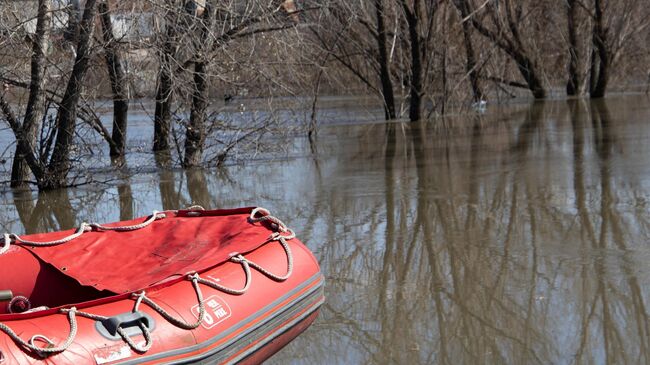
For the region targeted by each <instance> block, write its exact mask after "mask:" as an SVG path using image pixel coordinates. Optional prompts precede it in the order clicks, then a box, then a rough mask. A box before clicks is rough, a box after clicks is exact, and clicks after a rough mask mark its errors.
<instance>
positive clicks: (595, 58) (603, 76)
mask: <svg viewBox="0 0 650 365" xmlns="http://www.w3.org/2000/svg"><path fill="white" fill-rule="evenodd" d="M594 8H595V9H594V25H593V31H592V42H593V44H592V47H593V50H592V57H591V69H590V74H591V80H590V82H589V96H590V97H591V98H602V97H603V96H605V91H606V90H607V81H608V79H609V64H610V53H609V52H608V50H607V43H606V42H607V31H606V30H605V27H604V25H603V7H602V3H601V0H594Z"/></svg>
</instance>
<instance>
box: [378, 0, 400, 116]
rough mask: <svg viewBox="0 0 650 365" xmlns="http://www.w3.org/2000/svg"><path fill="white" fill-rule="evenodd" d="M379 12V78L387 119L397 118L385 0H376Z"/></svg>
mask: <svg viewBox="0 0 650 365" xmlns="http://www.w3.org/2000/svg"><path fill="white" fill-rule="evenodd" d="M374 3H375V12H376V14H377V48H378V50H379V59H378V60H377V61H379V78H380V80H381V93H382V97H383V99H384V116H385V118H386V120H390V119H395V117H396V114H395V95H394V93H393V82H392V80H391V76H390V67H389V66H390V60H389V58H388V50H387V49H386V25H385V23H384V0H374Z"/></svg>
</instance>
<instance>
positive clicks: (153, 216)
mask: <svg viewBox="0 0 650 365" xmlns="http://www.w3.org/2000/svg"><path fill="white" fill-rule="evenodd" d="M165 217H167V216H166V215H165V213H160V212H158V211H156V210H154V211H153V213H151V215H150V216H149V218H147V220H146V221H144V222H142V223H140V224H134V225H131V226H118V227H107V226H102V225H101V224H99V223H90V224H89V226H90V227H92V228H94V229H97V230H102V231H117V232H127V231H135V230H138V229H142V228H144V227H146V226H148V225H150V224H151V223H153V222H155V221H156V220H158V219H163V218H165Z"/></svg>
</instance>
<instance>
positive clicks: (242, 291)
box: [196, 255, 252, 295]
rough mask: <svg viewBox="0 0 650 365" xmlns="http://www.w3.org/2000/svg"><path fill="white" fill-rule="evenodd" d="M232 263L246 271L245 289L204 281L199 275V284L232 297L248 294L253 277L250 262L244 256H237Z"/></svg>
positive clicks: (231, 259)
mask: <svg viewBox="0 0 650 365" xmlns="http://www.w3.org/2000/svg"><path fill="white" fill-rule="evenodd" d="M230 261H232V262H235V263H238V264H241V266H242V269H243V270H244V275H245V276H246V279H245V282H244V287H243V288H241V289H233V288H229V287H227V286H224V285H221V284H219V283H217V282H214V281H212V280H207V279H203V278H201V277H199V276H198V274H197V275H196V276H197V277H198V280H197V281H198V283H200V284H203V285H206V286H209V287H211V288H212V289H216V290H219V291H222V292H224V293H227V294H231V295H242V294H246V292H247V291H248V288H250V285H251V276H252V275H251V268H250V265H249V263H248V260H247V259H246V258H245V257H244V256H242V255H236V256H233V257H231V258H230Z"/></svg>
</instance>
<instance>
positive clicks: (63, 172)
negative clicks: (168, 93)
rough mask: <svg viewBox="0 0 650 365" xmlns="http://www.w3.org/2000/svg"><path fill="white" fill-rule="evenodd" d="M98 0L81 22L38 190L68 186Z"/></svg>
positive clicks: (89, 2)
mask: <svg viewBox="0 0 650 365" xmlns="http://www.w3.org/2000/svg"><path fill="white" fill-rule="evenodd" d="M96 2H97V1H96V0H87V1H86V6H85V8H84V13H83V16H82V19H81V23H80V27H79V28H80V31H79V43H78V44H77V57H76V59H75V63H74V67H73V68H72V74H71V75H70V79H69V80H68V85H67V87H66V90H65V93H64V94H63V98H62V100H61V104H60V106H59V109H58V113H57V120H56V125H57V132H56V142H55V145H54V151H53V152H52V158H51V160H50V163H49V165H48V168H47V176H44V178H43V180H42V181H39V182H38V183H39V188H41V189H44V190H47V189H56V188H61V187H63V186H65V184H66V177H67V175H68V171H69V170H70V147H71V146H72V144H73V141H74V134H75V127H76V121H77V103H78V102H79V97H80V96H81V92H82V89H83V78H84V76H85V74H86V71H87V70H88V63H89V61H90V51H91V43H92V35H93V30H94V27H95V25H94V20H95V12H96Z"/></svg>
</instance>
